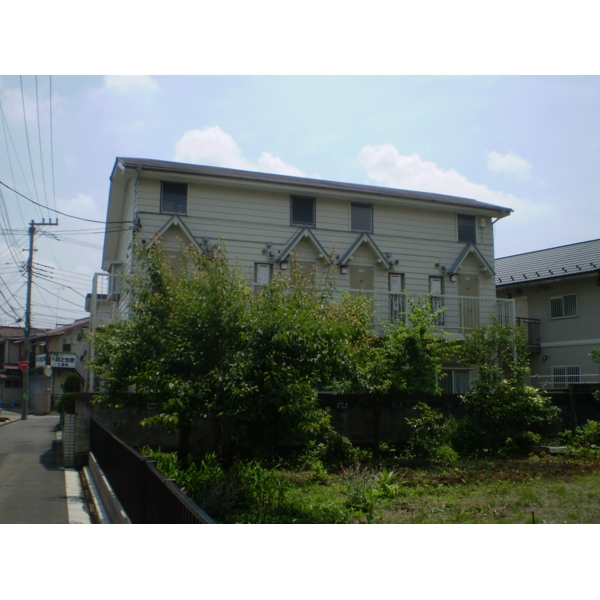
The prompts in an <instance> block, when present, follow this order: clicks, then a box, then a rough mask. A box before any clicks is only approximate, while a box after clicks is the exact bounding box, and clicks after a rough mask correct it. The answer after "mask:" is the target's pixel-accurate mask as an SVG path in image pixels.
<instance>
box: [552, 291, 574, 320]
mask: <svg viewBox="0 0 600 600" xmlns="http://www.w3.org/2000/svg"><path fill="white" fill-rule="evenodd" d="M576 316H577V294H567V295H566V296H557V297H555V298H550V318H551V319H560V318H562V317H576Z"/></svg>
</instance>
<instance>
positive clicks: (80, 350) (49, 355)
mask: <svg viewBox="0 0 600 600" xmlns="http://www.w3.org/2000/svg"><path fill="white" fill-rule="evenodd" d="M89 321H90V319H89V317H86V318H84V319H78V320H77V321H74V322H73V323H70V324H68V325H62V326H61V327H56V328H55V329H48V330H46V331H44V332H43V333H37V334H36V335H33V336H32V337H31V357H32V359H31V363H32V364H31V372H30V374H29V390H30V394H29V407H30V409H32V410H33V409H34V407H35V402H36V394H37V393H39V392H43V391H46V392H47V393H48V394H49V395H50V396H51V400H52V405H53V404H54V403H55V402H56V400H58V398H59V397H60V395H61V393H62V388H63V383H64V380H65V377H66V376H67V375H68V374H69V373H77V375H79V378H80V380H81V389H85V383H86V379H87V369H86V367H85V363H86V359H87V354H88V348H89V343H88V339H87V333H88V329H89ZM46 365H50V367H51V368H52V375H51V376H50V377H47V376H46V375H45V374H44V367H45V366H46Z"/></svg>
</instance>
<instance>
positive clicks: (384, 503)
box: [279, 457, 600, 524]
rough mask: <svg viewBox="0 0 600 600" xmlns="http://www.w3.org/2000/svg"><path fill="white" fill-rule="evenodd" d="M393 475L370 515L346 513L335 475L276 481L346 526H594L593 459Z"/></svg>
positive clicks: (294, 475) (598, 513)
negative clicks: (326, 508)
mask: <svg viewBox="0 0 600 600" xmlns="http://www.w3.org/2000/svg"><path fill="white" fill-rule="evenodd" d="M396 473H397V477H398V478H399V483H397V484H396V490H397V492H396V494H395V497H393V498H381V497H380V498H378V499H377V501H376V503H375V507H374V510H373V511H372V515H369V513H368V512H366V511H364V510H356V509H349V508H348V507H347V502H346V494H345V490H344V486H343V485H342V482H341V478H340V476H339V474H338V473H336V472H334V473H331V474H329V475H328V476H327V478H326V480H325V481H324V483H316V482H314V481H313V480H312V478H311V474H310V472H303V473H298V472H292V471H279V476H280V477H282V478H284V479H286V480H288V481H291V482H293V483H294V487H293V492H292V493H291V494H289V496H288V498H289V500H291V501H292V502H293V503H295V504H296V505H299V506H302V505H303V504H305V503H308V502H312V504H313V507H315V508H316V507H318V505H319V503H321V504H327V503H329V505H335V504H337V505H338V506H339V507H340V510H345V511H346V521H347V522H354V523H360V522H374V523H422V524H424V523H448V524H451V523H473V524H475V523H479V524H483V523H532V522H535V523H600V460H598V459H575V458H564V457H560V458H559V457H544V458H537V457H531V458H529V459H523V460H508V459H507V460H500V461H484V462H462V463H459V464H458V465H457V466H449V467H441V466H437V465H422V466H420V467H411V468H404V469H399V470H397V471H396ZM315 512H316V514H317V515H318V510H316V511H315ZM323 516H325V515H323ZM320 522H327V521H326V520H324V521H320Z"/></svg>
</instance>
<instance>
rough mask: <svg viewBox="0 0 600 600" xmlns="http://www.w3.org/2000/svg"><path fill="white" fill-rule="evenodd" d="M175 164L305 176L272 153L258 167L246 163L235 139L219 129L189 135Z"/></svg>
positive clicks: (177, 149)
mask: <svg viewBox="0 0 600 600" xmlns="http://www.w3.org/2000/svg"><path fill="white" fill-rule="evenodd" d="M175 160H177V161H181V162H191V163H200V164H212V165H216V166H219V167H229V168H232V169H244V170H247V171H265V172H268V173H279V174H281V175H297V176H300V177H301V176H303V175H304V173H303V172H302V171H301V170H300V169H298V168H297V167H295V166H294V165H291V164H289V163H286V162H285V161H284V160H282V159H281V158H279V157H278V156H273V155H272V154H270V153H269V152H263V153H262V154H261V155H260V156H259V158H258V160H257V161H256V163H253V162H251V161H249V160H247V159H246V158H245V157H244V155H243V153H242V151H241V150H240V148H239V146H238V145H237V142H236V141H235V140H234V139H233V137H231V135H229V134H228V133H226V132H225V131H223V130H222V129H221V128H220V127H218V126H216V125H215V126H212V127H205V128H204V129H191V130H190V131H186V132H185V133H184V134H183V136H182V137H181V139H180V140H179V141H178V142H177V145H176V146H175Z"/></svg>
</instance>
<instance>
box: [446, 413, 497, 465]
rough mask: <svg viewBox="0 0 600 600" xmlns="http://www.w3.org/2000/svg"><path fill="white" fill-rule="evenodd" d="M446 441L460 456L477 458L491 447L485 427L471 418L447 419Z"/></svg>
mask: <svg viewBox="0 0 600 600" xmlns="http://www.w3.org/2000/svg"><path fill="white" fill-rule="evenodd" d="M446 429H447V433H448V439H449V441H450V443H451V445H452V447H453V448H454V449H455V450H456V451H457V452H458V453H459V454H460V456H471V457H477V456H479V455H480V453H481V452H482V451H483V450H484V449H487V448H490V446H491V440H490V436H489V433H488V431H487V430H486V428H485V427H483V425H482V424H481V423H480V422H479V421H478V420H477V419H474V418H473V417H465V418H463V419H459V420H454V419H449V420H448V422H447V425H446Z"/></svg>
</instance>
